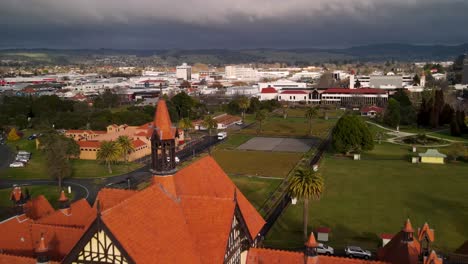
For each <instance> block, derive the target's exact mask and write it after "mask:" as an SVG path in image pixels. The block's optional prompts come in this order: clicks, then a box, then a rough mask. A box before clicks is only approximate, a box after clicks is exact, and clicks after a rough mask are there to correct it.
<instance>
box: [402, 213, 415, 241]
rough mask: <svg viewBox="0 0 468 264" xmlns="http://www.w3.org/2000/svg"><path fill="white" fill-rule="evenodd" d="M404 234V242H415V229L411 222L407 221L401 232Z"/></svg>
mask: <svg viewBox="0 0 468 264" xmlns="http://www.w3.org/2000/svg"><path fill="white" fill-rule="evenodd" d="M401 231H402V232H403V241H404V242H412V241H413V233H414V229H413V226H412V225H411V221H410V220H409V218H408V219H406V222H405V225H404V226H403V229H402V230H401Z"/></svg>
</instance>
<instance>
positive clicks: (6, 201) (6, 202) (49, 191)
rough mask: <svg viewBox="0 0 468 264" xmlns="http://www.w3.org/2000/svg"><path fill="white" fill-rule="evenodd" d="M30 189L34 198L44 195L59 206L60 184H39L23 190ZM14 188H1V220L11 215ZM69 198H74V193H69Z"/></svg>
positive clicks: (55, 205)
mask: <svg viewBox="0 0 468 264" xmlns="http://www.w3.org/2000/svg"><path fill="white" fill-rule="evenodd" d="M26 188H27V189H29V193H30V195H31V197H32V198H34V197H37V196H39V195H41V194H42V195H44V196H45V197H46V198H47V199H48V200H49V202H50V204H51V205H52V206H53V207H55V208H58V198H59V196H60V190H59V189H58V186H52V185H37V186H27V187H23V191H25V190H26ZM11 190H12V189H0V220H2V219H5V218H6V217H8V216H10V215H11V212H12V211H11V210H12V202H11V201H10V194H11ZM67 196H68V198H69V199H73V197H74V193H73V192H72V193H71V194H67Z"/></svg>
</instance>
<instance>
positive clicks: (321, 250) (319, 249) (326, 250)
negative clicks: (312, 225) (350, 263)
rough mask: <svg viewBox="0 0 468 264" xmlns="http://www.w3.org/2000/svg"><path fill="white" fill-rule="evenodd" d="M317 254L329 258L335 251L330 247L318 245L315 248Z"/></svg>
mask: <svg viewBox="0 0 468 264" xmlns="http://www.w3.org/2000/svg"><path fill="white" fill-rule="evenodd" d="M317 253H319V254H325V255H328V256H330V255H333V254H335V250H334V249H333V248H332V247H329V246H327V245H324V244H322V243H319V244H318V247H317Z"/></svg>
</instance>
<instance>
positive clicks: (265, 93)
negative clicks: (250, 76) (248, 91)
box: [259, 87, 278, 101]
mask: <svg viewBox="0 0 468 264" xmlns="http://www.w3.org/2000/svg"><path fill="white" fill-rule="evenodd" d="M276 99H278V91H277V90H276V89H275V88H274V87H267V88H263V89H262V90H261V91H260V98H259V100H260V101H268V100H276Z"/></svg>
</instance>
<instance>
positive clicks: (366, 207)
mask: <svg viewBox="0 0 468 264" xmlns="http://www.w3.org/2000/svg"><path fill="white" fill-rule="evenodd" d="M407 153H409V151H408V148H407V147H401V146H397V145H390V144H382V145H378V146H376V150H375V151H372V152H370V153H368V154H364V155H363V160H361V161H353V160H351V159H347V158H338V157H334V156H332V155H327V156H326V158H325V159H324V162H323V163H322V166H321V172H322V174H323V176H324V178H325V192H324V193H323V196H322V199H321V200H320V201H312V202H311V206H310V218H309V219H310V222H309V228H316V227H319V226H327V227H330V228H331V229H332V237H331V241H330V243H329V244H330V245H331V246H335V247H337V248H342V247H343V246H345V245H346V244H356V245H360V246H363V247H366V248H370V249H375V248H376V247H377V246H378V243H379V238H378V236H379V234H381V233H396V232H398V231H399V229H400V228H401V226H402V224H403V222H404V220H405V219H406V218H407V217H410V218H411V221H412V223H413V227H414V228H415V229H417V228H418V227H421V226H422V225H423V224H424V222H426V221H427V222H428V223H429V225H430V226H431V228H434V229H435V234H436V242H435V243H434V247H435V249H436V250H437V249H439V250H442V251H453V250H454V249H456V248H457V247H459V246H460V245H461V244H462V243H463V242H464V241H465V240H466V238H467V237H468V225H467V224H466V223H467V219H468V192H467V189H466V186H468V163H451V164H445V165H429V164H411V163H410V162H409V161H408V159H404V158H403V156H404V155H405V154H407ZM392 159H394V160H392ZM265 244H266V245H267V246H270V247H281V248H291V247H292V248H294V247H300V246H302V245H303V241H302V206H301V205H295V206H290V207H288V209H287V210H286V211H285V212H284V214H283V215H282V216H281V217H280V219H279V220H278V221H277V223H276V224H275V226H274V227H273V229H272V230H271V231H270V233H269V234H268V236H267V238H266V242H265Z"/></svg>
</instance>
